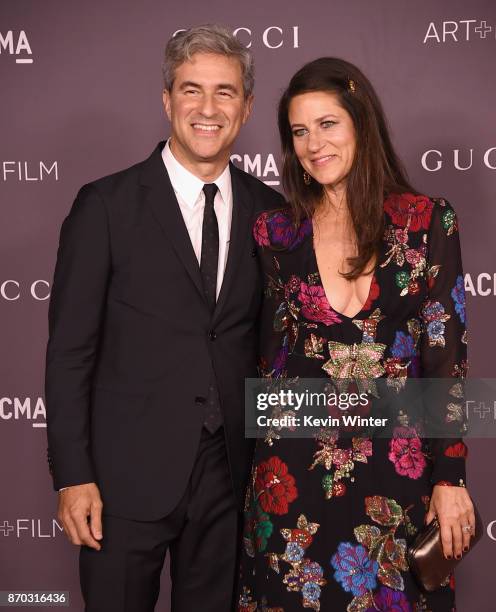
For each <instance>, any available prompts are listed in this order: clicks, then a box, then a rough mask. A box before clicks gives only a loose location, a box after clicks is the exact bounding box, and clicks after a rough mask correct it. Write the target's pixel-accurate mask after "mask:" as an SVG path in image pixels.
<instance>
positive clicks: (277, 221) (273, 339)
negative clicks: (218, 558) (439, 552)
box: [237, 193, 467, 612]
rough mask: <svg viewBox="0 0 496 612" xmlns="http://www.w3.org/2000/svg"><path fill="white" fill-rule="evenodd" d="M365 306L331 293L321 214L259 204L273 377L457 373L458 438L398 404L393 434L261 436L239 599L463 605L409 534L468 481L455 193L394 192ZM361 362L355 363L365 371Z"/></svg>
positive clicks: (398, 607) (450, 408)
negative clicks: (414, 555) (428, 587)
mask: <svg viewBox="0 0 496 612" xmlns="http://www.w3.org/2000/svg"><path fill="white" fill-rule="evenodd" d="M384 216H385V217H384V218H385V228H386V229H385V233H384V239H383V241H382V245H381V249H380V254H379V258H378V261H377V264H376V267H375V270H374V274H373V277H372V282H371V286H370V291H369V295H368V299H367V301H366V303H365V304H364V305H363V308H362V310H361V311H360V312H359V313H358V314H357V315H356V316H354V317H347V316H344V315H343V314H341V313H339V312H336V311H335V310H333V308H332V307H331V305H330V303H329V301H328V299H327V297H326V295H325V291H324V288H323V286H322V283H321V280H320V277H319V271H318V266H317V260H316V257H315V252H314V248H313V234H312V223H311V220H309V219H306V220H304V221H303V222H302V223H301V224H300V225H299V227H297V228H295V226H294V224H293V223H292V221H291V217H290V213H289V212H286V211H284V210H283V211H272V212H264V213H262V214H261V215H260V216H259V217H258V218H257V220H256V223H255V226H254V236H255V240H256V243H257V245H258V254H259V257H260V260H261V265H262V268H263V273H264V277H265V299H264V310H263V313H262V323H261V363H260V373H261V376H263V377H268V378H271V379H276V378H284V377H286V378H291V377H300V378H318V377H326V376H339V374H340V372H343V371H345V372H349V371H351V370H350V369H349V368H348V367H347V366H348V365H349V364H350V360H353V363H354V369H353V372H354V376H360V372H362V373H364V375H365V374H366V375H367V376H371V377H373V378H377V377H384V378H387V379H391V380H390V381H389V380H388V381H386V382H388V383H389V382H391V384H402V383H404V381H405V379H406V378H409V377H428V378H449V379H452V380H453V385H452V386H451V382H450V383H449V389H450V392H449V393H448V394H447V396H446V397H442V398H440V401H439V406H436V415H437V417H438V418H439V419H440V422H442V423H444V426H445V427H446V428H447V430H448V431H449V435H450V436H451V434H452V437H450V438H449V439H446V438H443V439H429V440H427V439H422V438H420V437H419V436H418V435H417V434H416V431H415V429H413V430H412V429H411V428H410V427H409V424H408V422H405V420H404V419H402V418H401V415H398V420H397V423H394V429H393V434H392V436H391V437H390V438H372V439H371V438H366V437H358V438H352V439H349V438H348V439H345V438H344V437H343V438H342V439H341V438H340V435H339V432H338V431H337V430H336V429H329V428H324V429H322V430H319V432H318V434H316V435H315V437H314V438H313V439H312V438H310V439H308V438H307V439H303V438H299V439H294V438H292V439H291V438H284V436H281V437H278V436H274V437H272V436H267V437H266V438H265V439H259V440H257V445H256V449H255V455H254V461H253V468H252V474H251V481H250V484H249V486H248V490H247V496H246V507H245V523H244V534H243V545H242V556H241V568H240V585H239V592H238V599H237V606H238V607H237V610H238V612H262V611H263V612H289V611H296V610H302V609H304V608H309V609H312V610H323V611H325V612H327V611H333V612H334V611H336V612H341V611H348V612H359V611H367V612H375V611H377V610H382V611H394V612H407V611H415V612H420V611H424V612H428V611H432V612H438V611H439V612H440V611H451V610H454V609H455V601H454V577H453V576H451V577H450V578H449V580H448V581H447V582H446V584H445V585H444V586H442V587H441V588H440V589H438V590H436V591H434V592H432V593H426V592H423V591H422V590H421V589H419V587H418V586H417V584H416V583H415V581H414V579H413V576H412V574H411V573H410V572H409V569H408V564H407V561H406V554H405V553H406V548H407V546H408V544H410V542H411V541H412V540H413V539H414V538H415V535H416V533H417V532H418V530H419V529H420V528H421V527H422V525H423V522H424V517H425V513H426V511H427V509H428V505H429V499H430V495H431V492H432V486H433V484H444V485H455V486H464V485H465V457H466V454H467V448H466V446H465V444H464V443H463V441H462V439H461V438H460V436H461V435H462V433H461V432H463V431H464V427H465V424H464V411H463V409H462V402H461V399H460V393H459V387H460V383H461V379H462V378H463V377H464V376H465V372H466V367H467V364H466V330H465V294H464V283H463V273H462V267H461V256H460V244H459V238H458V225H457V218H456V215H455V212H454V210H453V208H452V207H451V206H450V204H449V203H448V202H447V201H446V200H444V199H434V198H431V199H429V198H427V197H425V196H421V195H413V194H408V193H405V194H395V195H391V196H389V197H388V198H387V199H386V200H385V203H384ZM357 373H358V374H357Z"/></svg>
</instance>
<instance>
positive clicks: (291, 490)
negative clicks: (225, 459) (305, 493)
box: [255, 457, 298, 514]
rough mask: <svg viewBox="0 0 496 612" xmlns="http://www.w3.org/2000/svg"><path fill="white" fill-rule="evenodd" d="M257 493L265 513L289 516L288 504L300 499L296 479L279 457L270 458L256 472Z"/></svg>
mask: <svg viewBox="0 0 496 612" xmlns="http://www.w3.org/2000/svg"><path fill="white" fill-rule="evenodd" d="M255 493H256V496H257V500H258V502H259V504H260V506H261V507H262V510H263V511H264V512H268V513H269V514H270V513H272V514H287V513H288V504H289V503H290V502H292V501H294V500H295V499H296V498H297V497H298V490H297V489H296V486H295V479H294V477H293V476H291V474H289V473H288V466H287V465H286V464H285V463H284V462H283V461H281V460H280V459H279V457H270V459H268V460H267V461H264V462H263V463H260V464H259V465H258V467H257V470H256V478H255Z"/></svg>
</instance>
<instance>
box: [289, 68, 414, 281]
mask: <svg viewBox="0 0 496 612" xmlns="http://www.w3.org/2000/svg"><path fill="white" fill-rule="evenodd" d="M350 81H353V85H351V86H350ZM312 91H323V92H329V93H333V94H335V95H336V96H337V99H338V101H339V103H340V105H341V106H342V107H343V108H344V109H345V110H346V111H347V112H348V113H349V115H350V116H351V118H352V121H353V125H354V127H355V135H356V149H355V157H354V160H353V163H352V167H351V169H350V172H349V174H348V176H347V177H346V201H347V205H348V209H349V212H350V218H351V222H352V224H353V228H354V231H355V235H356V240H357V251H358V254H357V256H356V257H351V258H349V259H348V264H349V266H350V270H349V271H348V272H347V273H343V276H344V277H345V278H347V279H349V280H352V279H355V278H357V277H358V276H360V275H361V274H362V273H363V272H364V271H365V268H366V266H367V263H368V262H369V261H370V259H371V258H372V256H374V255H376V256H377V254H378V249H379V244H380V241H381V239H382V236H383V233H384V198H386V197H387V196H388V195H389V194H391V193H403V192H410V193H417V192H416V190H415V189H413V187H412V186H411V185H410V184H409V181H408V177H407V174H406V171H405V169H404V167H403V164H402V163H401V161H400V159H399V158H398V156H397V154H396V152H395V151H394V148H393V145H392V143H391V138H390V136H389V131H388V127H387V122H386V118H385V116H384V111H383V110H382V105H381V103H380V101H379V98H378V97H377V94H376V92H375V91H374V88H373V87H372V85H371V83H370V81H369V80H368V79H367V78H366V77H365V75H364V74H363V73H362V72H361V71H360V70H359V69H358V68H357V67H356V66H354V65H353V64H350V63H349V62H346V61H345V60H342V59H339V58H335V57H322V58H319V59H316V60H314V61H312V62H309V63H308V64H305V66H303V68H301V69H300V70H299V71H298V72H297V73H296V74H295V75H294V76H293V78H292V79H291V81H290V83H289V86H288V88H287V89H286V91H285V92H284V94H283V96H282V98H281V100H280V102H279V112H278V125H279V134H280V137H281V145H282V155H283V169H282V180H283V186H284V189H285V192H286V196H287V199H288V202H289V204H290V206H291V208H292V211H293V216H294V219H295V222H296V223H299V222H300V221H301V220H302V219H303V218H305V217H308V218H311V217H312V216H313V214H314V212H315V210H316V208H317V207H318V205H319V204H320V203H321V202H322V201H323V198H324V187H323V186H322V185H321V184H319V183H318V182H317V181H315V180H313V179H312V181H311V183H310V185H306V184H305V182H304V180H303V171H304V170H303V167H302V166H301V164H300V162H299V161H298V158H297V156H296V153H295V150H294V146H293V134H292V132H291V126H290V124H289V116H288V114H289V104H290V102H291V100H292V99H293V98H294V97H295V96H298V95H300V94H303V93H308V92H312Z"/></svg>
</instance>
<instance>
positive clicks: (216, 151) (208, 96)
mask: <svg viewBox="0 0 496 612" xmlns="http://www.w3.org/2000/svg"><path fill="white" fill-rule="evenodd" d="M163 100H164V108H165V112H166V113H167V116H168V117H169V120H170V122H171V124H172V141H171V147H172V151H173V153H174V155H175V156H176V158H177V159H178V161H179V162H181V163H183V165H186V166H190V167H195V165H197V164H201V163H219V164H225V163H227V162H228V160H229V156H230V153H231V146H232V143H233V142H234V140H235V138H236V136H237V135H238V133H239V130H240V129H241V126H242V125H243V124H244V123H245V122H246V120H247V119H248V116H249V115H250V111H251V108H252V103H253V100H252V98H251V97H250V98H248V99H245V96H244V91H243V80H242V73H241V65H240V63H239V61H238V60H237V59H234V58H229V57H226V56H224V55H218V54H214V53H196V54H195V55H193V57H192V58H191V61H186V62H184V63H183V64H181V65H180V66H178V68H177V69H176V73H175V78H174V83H173V85H172V88H171V91H167V90H164V94H163Z"/></svg>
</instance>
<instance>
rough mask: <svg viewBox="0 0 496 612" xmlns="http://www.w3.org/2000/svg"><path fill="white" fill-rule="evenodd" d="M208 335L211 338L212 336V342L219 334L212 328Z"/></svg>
mask: <svg viewBox="0 0 496 612" xmlns="http://www.w3.org/2000/svg"><path fill="white" fill-rule="evenodd" d="M208 337H209V338H210V340H212V342H213V341H214V340H215V339H216V338H217V334H216V333H215V332H214V330H213V329H211V330H210V331H209V332H208Z"/></svg>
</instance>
